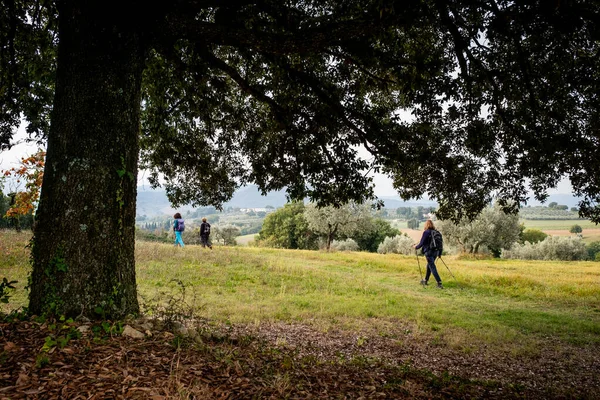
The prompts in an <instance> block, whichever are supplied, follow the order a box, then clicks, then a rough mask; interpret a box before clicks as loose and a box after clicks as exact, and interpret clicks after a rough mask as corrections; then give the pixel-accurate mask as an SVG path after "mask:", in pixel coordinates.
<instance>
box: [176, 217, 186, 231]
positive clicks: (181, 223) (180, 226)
mask: <svg viewBox="0 0 600 400" xmlns="http://www.w3.org/2000/svg"><path fill="white" fill-rule="evenodd" d="M175 230H176V231H178V232H183V231H185V221H184V220H182V219H178V220H177V228H176V229H175Z"/></svg>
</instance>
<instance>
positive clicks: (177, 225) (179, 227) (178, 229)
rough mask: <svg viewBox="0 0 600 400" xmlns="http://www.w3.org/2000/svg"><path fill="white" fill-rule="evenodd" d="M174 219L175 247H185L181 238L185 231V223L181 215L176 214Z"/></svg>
mask: <svg viewBox="0 0 600 400" xmlns="http://www.w3.org/2000/svg"><path fill="white" fill-rule="evenodd" d="M173 218H174V221H173V231H175V247H177V245H179V246H181V247H185V244H183V238H182V237H181V234H182V233H183V230H184V229H185V228H184V226H185V224H184V221H183V219H182V218H181V214H179V213H175V215H173Z"/></svg>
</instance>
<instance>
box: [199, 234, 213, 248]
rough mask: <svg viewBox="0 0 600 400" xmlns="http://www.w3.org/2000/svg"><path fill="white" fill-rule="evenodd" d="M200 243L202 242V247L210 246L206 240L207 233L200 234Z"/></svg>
mask: <svg viewBox="0 0 600 400" xmlns="http://www.w3.org/2000/svg"><path fill="white" fill-rule="evenodd" d="M200 243H201V244H202V247H210V248H212V245H211V244H210V242H209V241H208V235H200Z"/></svg>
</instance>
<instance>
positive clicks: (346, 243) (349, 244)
mask: <svg viewBox="0 0 600 400" xmlns="http://www.w3.org/2000/svg"><path fill="white" fill-rule="evenodd" d="M331 248H332V249H334V250H337V251H358V244H357V243H356V241H354V239H346V240H340V241H338V240H334V241H333V242H332V243H331Z"/></svg>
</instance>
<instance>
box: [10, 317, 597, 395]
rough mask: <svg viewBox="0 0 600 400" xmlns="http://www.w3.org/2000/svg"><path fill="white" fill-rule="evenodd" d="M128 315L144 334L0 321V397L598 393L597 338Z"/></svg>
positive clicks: (78, 325)
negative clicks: (580, 343)
mask: <svg viewBox="0 0 600 400" xmlns="http://www.w3.org/2000/svg"><path fill="white" fill-rule="evenodd" d="M130 324H131V326H133V327H134V328H135V329H137V330H139V331H141V332H146V336H145V337H144V338H141V339H134V338H131V337H126V336H123V335H117V334H111V333H110V332H108V333H107V331H103V330H100V329H89V328H90V327H89V324H88V325H81V324H78V323H75V324H71V325H72V326H71V327H70V328H72V329H75V328H80V329H81V330H82V331H84V332H83V334H82V335H81V337H79V338H73V339H71V340H68V341H66V343H65V342H64V341H63V342H62V343H61V344H57V343H54V342H51V346H48V338H54V339H56V338H58V337H61V336H60V335H61V333H60V331H57V328H56V326H52V325H50V324H41V323H36V322H31V321H24V322H23V321H21V322H13V323H3V324H0V351H1V353H0V399H253V398H257V399H260V398H269V399H270V398H272V399H283V398H289V399H311V398H314V399H330V398H331V399H360V398H362V399H377V398H382V399H386V398H411V399H432V398H433V399H435V398H452V399H457V398H458V399H459V398H468V399H478V398H480V399H495V398H496V399H510V398H531V399H533V398H545V399H552V398H557V399H559V398H560V399H568V398H579V399H586V398H589V399H592V398H597V397H596V396H597V395H598V393H600V378H599V376H598V375H599V374H598V373H597V372H598V371H600V357H599V356H598V352H597V351H595V350H594V349H593V348H592V347H591V346H590V347H589V348H584V347H575V346H569V345H564V344H560V345H559V344H552V343H550V342H548V343H547V345H546V346H544V348H542V349H539V351H537V352H536V354H535V356H522V355H521V356H515V355H511V354H505V353H502V352H499V351H496V350H495V351H492V350H489V351H487V350H481V351H476V352H471V353H468V352H466V353H465V352H464V351H460V350H457V349H453V348H451V347H450V346H446V345H444V344H441V343H438V344H435V341H432V340H425V339H423V337H420V340H417V339H416V336H415V335H414V334H413V333H411V332H410V330H409V329H406V327H402V326H399V325H398V326H396V325H394V326H391V327H390V328H389V329H386V333H385V334H382V333H381V332H380V331H376V330H375V329H373V328H361V329H359V330H358V331H353V332H349V331H348V330H332V329H329V330H328V331H327V332H323V331H321V330H319V329H316V328H315V327H312V326H309V325H305V324H288V323H261V324H260V325H253V324H250V325H241V324H240V325H226V324H219V325H216V324H213V323H209V322H208V321H203V322H197V323H195V324H194V327H195V329H194V330H193V331H191V332H194V333H193V334H192V335H189V336H187V337H182V336H180V335H175V334H173V333H171V330H167V329H164V328H163V327H160V326H158V324H155V325H152V324H151V323H150V322H148V321H132V322H131V323H130ZM149 324H150V325H149ZM81 326H84V328H81ZM92 328H94V327H93V326H92ZM96 328H98V326H96ZM147 328H151V329H147ZM196 332H197V333H196ZM59 343H60V341H59ZM45 344H46V346H45Z"/></svg>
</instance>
